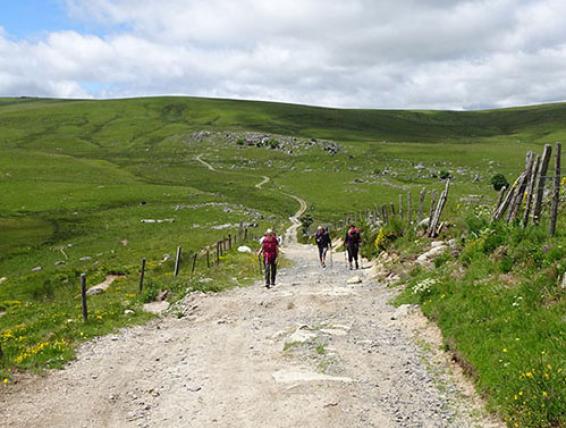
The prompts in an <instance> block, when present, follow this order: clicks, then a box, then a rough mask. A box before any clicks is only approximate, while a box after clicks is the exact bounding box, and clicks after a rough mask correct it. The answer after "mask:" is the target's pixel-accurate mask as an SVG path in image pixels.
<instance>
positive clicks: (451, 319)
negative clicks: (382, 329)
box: [388, 214, 566, 427]
mask: <svg viewBox="0 0 566 428" xmlns="http://www.w3.org/2000/svg"><path fill="white" fill-rule="evenodd" d="M560 230H561V231H562V232H561V233H560V234H559V235H558V236H556V237H553V238H550V237H548V234H547V233H546V229H545V228H544V227H535V226H531V227H528V228H526V229H523V228H521V227H519V226H508V225H503V224H494V225H490V224H489V223H488V222H487V220H486V219H485V218H484V217H483V216H482V215H481V214H480V215H477V214H471V215H469V216H468V217H467V219H466V225H465V227H464V228H463V230H461V231H459V232H456V231H453V232H452V234H451V236H452V237H455V238H456V239H457V240H458V250H457V251H453V252H447V253H445V254H444V255H441V256H439V257H438V258H437V259H436V260H435V261H434V268H433V269H432V270H429V269H425V268H421V267H415V266H416V265H414V264H413V263H412V262H411V261H410V258H411V256H409V254H411V253H410V251H414V249H415V242H414V241H413V240H412V239H411V242H407V240H406V239H404V238H401V239H399V240H397V241H396V242H394V243H392V244H391V245H390V247H389V249H388V250H389V251H392V252H398V253H400V254H401V255H402V259H405V269H404V271H405V274H404V275H403V279H404V282H406V284H407V285H406V287H405V288H404V291H403V292H402V293H401V295H400V296H399V298H398V299H397V302H396V303H397V304H402V303H417V304H419V305H420V306H421V308H422V311H423V313H424V314H425V315H426V316H427V317H429V318H430V319H431V320H433V321H434V322H435V323H436V324H438V326H439V327H440V329H441V330H442V333H443V336H444V342H445V346H446V349H447V350H448V351H449V352H451V353H453V355H454V358H455V359H456V360H457V361H458V362H459V363H460V364H461V365H462V366H463V367H464V369H465V370H466V371H467V373H468V374H469V375H470V376H471V377H472V378H473V379H474V381H475V383H476V386H477V388H478V391H479V392H480V393H481V394H482V395H484V397H486V399H487V401H488V403H489V406H490V408H491V410H493V411H496V412H498V413H499V414H501V415H502V417H503V418H504V419H505V420H506V422H507V423H508V425H509V426H513V427H515V426H529V427H555V426H564V425H565V424H566V418H565V414H566V413H565V412H564V410H565V407H564V403H565V402H566V329H565V328H564V322H565V320H564V314H565V313H566V291H565V290H564V289H563V288H561V287H560V285H559V281H560V280H561V278H562V276H563V275H564V272H565V271H566V264H565V263H564V260H566V235H565V234H564V230H565V224H564V222H562V224H561V228H560ZM451 236H444V237H443V238H450V237H451ZM419 246H420V248H421V251H422V250H424V249H425V248H426V243H423V242H421V243H420V245H417V247H419ZM407 266H413V267H412V268H410V269H407ZM401 270H402V271H403V269H401Z"/></svg>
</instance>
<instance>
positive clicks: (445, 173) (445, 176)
mask: <svg viewBox="0 0 566 428" xmlns="http://www.w3.org/2000/svg"><path fill="white" fill-rule="evenodd" d="M438 177H439V178H440V179H441V180H447V179H448V178H451V177H452V174H450V171H446V170H442V171H440V172H439V174H438Z"/></svg>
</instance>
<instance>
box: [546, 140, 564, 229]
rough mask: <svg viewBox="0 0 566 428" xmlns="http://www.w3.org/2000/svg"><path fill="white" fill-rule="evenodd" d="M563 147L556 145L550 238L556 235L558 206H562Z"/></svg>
mask: <svg viewBox="0 0 566 428" xmlns="http://www.w3.org/2000/svg"><path fill="white" fill-rule="evenodd" d="M561 149H562V145H561V144H560V143H556V166H555V170H554V192H553V195H552V204H551V207H550V225H549V227H548V232H549V233H550V236H554V235H556V223H557V221H558V205H559V204H560V178H561V177H560V154H561Z"/></svg>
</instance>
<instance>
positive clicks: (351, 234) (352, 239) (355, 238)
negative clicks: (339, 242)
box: [348, 228, 362, 244]
mask: <svg viewBox="0 0 566 428" xmlns="http://www.w3.org/2000/svg"><path fill="white" fill-rule="evenodd" d="M348 238H349V239H348V241H349V243H351V244H359V243H360V241H361V238H362V237H361V235H360V230H359V229H358V228H354V229H353V230H349V231H348Z"/></svg>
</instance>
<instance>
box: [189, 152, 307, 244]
mask: <svg viewBox="0 0 566 428" xmlns="http://www.w3.org/2000/svg"><path fill="white" fill-rule="evenodd" d="M203 156H204V153H201V154H200V155H198V156H196V157H195V160H196V161H197V162H199V163H200V164H202V165H203V166H204V167H206V168H207V169H208V170H210V171H214V172H219V171H218V170H217V169H216V168H214V167H213V166H212V165H211V164H210V163H208V162H207V161H205V160H204V159H203V158H202V157H203ZM261 178H262V180H261V181H260V182H259V183H257V184H255V186H254V187H255V188H256V189H262V188H263V186H264V185H265V184H267V183H269V182H270V181H271V178H270V177H268V176H266V175H262V176H261ZM279 192H280V193H281V194H283V195H285V196H287V197H289V198H292V199H294V200H295V201H297V202H298V203H299V210H298V211H297V212H296V213H295V214H294V215H293V216H291V217H289V220H290V221H291V227H290V228H289V229H287V231H286V233H285V240H286V242H296V239H297V236H296V235H297V229H298V228H299V227H300V226H301V221H300V218H301V216H302V215H303V214H304V213H305V212H306V210H307V208H308V204H307V202H306V201H305V200H304V199H302V198H300V197H299V196H297V195H293V194H291V193H286V192H283V191H279Z"/></svg>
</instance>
